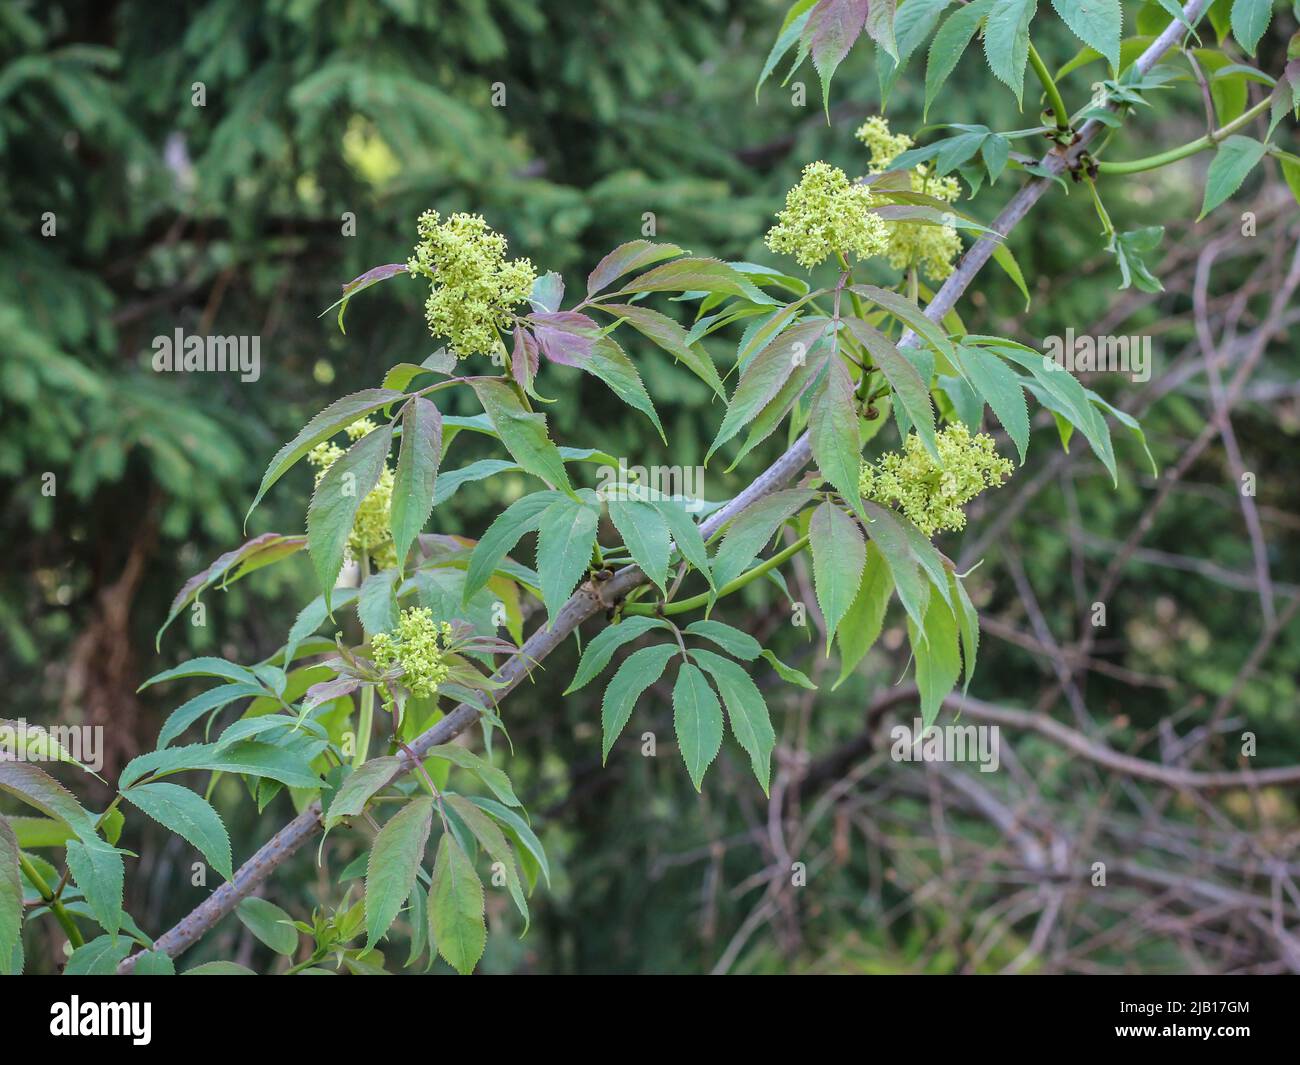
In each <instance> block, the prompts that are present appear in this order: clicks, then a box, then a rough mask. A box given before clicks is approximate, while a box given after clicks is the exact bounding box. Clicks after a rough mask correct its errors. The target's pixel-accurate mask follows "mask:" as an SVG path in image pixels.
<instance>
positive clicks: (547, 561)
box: [537, 488, 600, 621]
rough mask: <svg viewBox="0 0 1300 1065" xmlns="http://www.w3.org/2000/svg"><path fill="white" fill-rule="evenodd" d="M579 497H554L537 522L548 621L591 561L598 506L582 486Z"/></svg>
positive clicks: (587, 490) (562, 604)
mask: <svg viewBox="0 0 1300 1065" xmlns="http://www.w3.org/2000/svg"><path fill="white" fill-rule="evenodd" d="M582 496H583V500H582V501H581V502H579V501H576V500H573V499H569V498H567V497H566V498H563V499H560V500H557V501H556V502H554V503H552V504H551V505H550V506H549V507H547V508H546V510H544V511H543V512H542V515H541V517H540V519H539V520H538V523H537V575H538V576H539V577H540V578H541V582H542V587H541V591H542V601H543V602H544V603H545V604H546V613H547V615H548V616H549V617H550V619H551V621H554V620H555V616H556V614H558V613H559V611H560V608H561V607H562V606H564V603H565V601H566V600H567V599H568V598H569V595H570V593H571V592H572V591H573V589H574V587H575V586H576V585H577V583H578V581H579V580H580V579H581V578H582V575H583V574H584V573H586V572H587V569H588V566H589V565H590V563H591V548H592V545H593V544H595V542H596V526H597V524H598V523H599V522H600V508H599V505H598V504H597V503H596V501H595V500H596V495H595V493H594V492H592V491H591V490H590V489H586V488H584V489H583V490H582Z"/></svg>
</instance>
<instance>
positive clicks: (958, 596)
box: [948, 573, 980, 695]
mask: <svg viewBox="0 0 1300 1065" xmlns="http://www.w3.org/2000/svg"><path fill="white" fill-rule="evenodd" d="M948 579H949V580H950V581H951V582H952V591H953V603H954V604H955V606H956V612H957V622H958V628H959V630H960V633H961V657H962V660H963V661H964V663H965V666H966V677H965V681H964V683H963V685H962V694H963V695H964V694H965V693H966V692H967V691H968V690H969V689H970V682H971V677H973V676H974V675H975V660H976V658H977V657H978V655H979V649H980V617H979V612H978V611H976V609H975V604H974V603H972V602H971V601H970V596H969V595H968V594H967V593H966V585H965V584H963V583H962V580H961V578H960V577H958V576H957V574H955V573H950V574H949V575H948Z"/></svg>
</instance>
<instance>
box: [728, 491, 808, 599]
mask: <svg viewBox="0 0 1300 1065" xmlns="http://www.w3.org/2000/svg"><path fill="white" fill-rule="evenodd" d="M813 498H814V493H812V492H810V491H808V490H807V489H803V488H786V489H783V490H782V491H780V492H773V493H772V494H771V495H767V496H764V497H763V498H762V499H760V500H758V501H757V502H756V503H754V504H752V505H751V506H749V507H747V508H746V509H745V510H743V511H741V512H740V514H739V515H737V517H736V518H735V519H734V520H733V521H732V522H731V525H730V526H729V527H728V529H727V532H726V534H725V535H724V536H723V538H722V543H721V544H719V545H718V551H717V554H715V555H714V557H713V579H714V581H715V582H716V584H717V587H718V588H722V587H723V585H725V584H727V583H729V582H730V581H733V580H735V579H736V578H737V577H739V576H740V575H741V574H742V573H744V571H745V570H746V569H748V568H749V564H750V563H751V562H753V561H754V559H755V558H757V557H758V553H759V552H760V551H762V550H763V546H764V545H765V544H766V543H767V542H768V541H769V540H770V539H771V538H772V536H773V535H774V534H775V533H776V530H777V529H779V528H780V527H781V525H782V524H783V523H784V522H785V520H786V519H787V518H789V517H790V515H791V514H793V513H794V512H795V511H797V510H798V509H799V508H800V507H802V506H803V505H804V504H805V503H807V502H808V501H809V500H811V499H813Z"/></svg>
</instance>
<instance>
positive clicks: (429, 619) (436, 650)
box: [370, 606, 452, 696]
mask: <svg viewBox="0 0 1300 1065" xmlns="http://www.w3.org/2000/svg"><path fill="white" fill-rule="evenodd" d="M451 636H452V628H451V626H450V625H449V624H448V623H447V622H445V621H442V622H438V621H434V620H433V611H431V610H430V609H429V608H428V607H423V606H413V607H408V608H407V609H406V610H403V611H402V613H401V616H400V617H399V618H398V621H397V629H396V630H395V631H394V632H392V633H385V632H380V633H376V634H375V635H374V636H372V637H371V638H370V655H371V657H372V658H373V659H374V662H375V665H376V666H378V667H379V668H380V669H387V668H388V667H389V666H392V665H400V666H401V667H402V683H403V684H405V685H406V687H407V688H408V689H410V692H411V694H412V695H416V696H430V695H433V694H434V693H435V692H437V690H438V685H439V684H441V683H442V682H443V681H444V680H446V679H447V674H448V673H450V672H451V667H450V666H448V665H447V662H446V654H447V644H448V642H449V641H450V640H451Z"/></svg>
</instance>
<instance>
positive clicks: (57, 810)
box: [0, 759, 96, 840]
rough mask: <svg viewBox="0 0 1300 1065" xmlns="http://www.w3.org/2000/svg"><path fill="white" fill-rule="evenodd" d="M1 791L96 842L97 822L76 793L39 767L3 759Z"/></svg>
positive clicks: (0, 775)
mask: <svg viewBox="0 0 1300 1065" xmlns="http://www.w3.org/2000/svg"><path fill="white" fill-rule="evenodd" d="M0 791H2V792H7V793H8V794H10V795H12V796H13V797H14V798H16V799H18V800H19V801H20V802H24V803H26V804H27V805H28V806H31V807H34V808H35V809H37V810H39V811H40V812H41V813H43V814H45V816H46V817H53V818H55V819H56V820H59V821H62V822H64V823H65V824H66V825H68V826H69V827H71V828H72V830H73V831H74V832H76V833H77V835H78V836H80V837H81V838H82V839H83V840H92V839H95V838H96V836H95V819H94V818H93V817H91V816H90V814H89V813H87V812H86V810H85V809H84V808H83V807H82V805H81V803H79V802H78V801H77V799H76V797H75V796H74V795H73V794H72V792H70V791H69V790H68V789H67V788H65V787H64V786H63V785H62V784H60V783H59V782H58V781H57V780H55V779H54V778H53V777H52V776H50V775H49V774H48V773H47V772H45V770H43V769H42V768H40V766H38V765H34V764H33V763H31V762H13V761H9V760H8V759H0Z"/></svg>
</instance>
